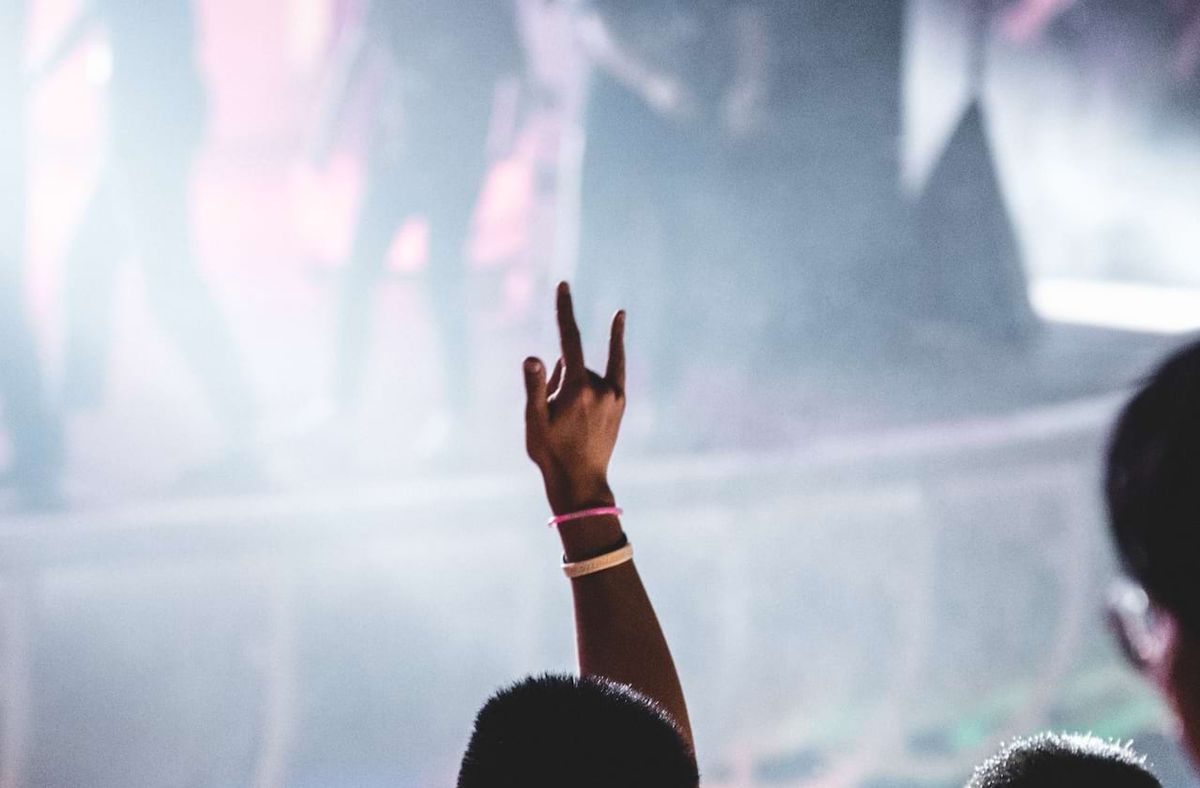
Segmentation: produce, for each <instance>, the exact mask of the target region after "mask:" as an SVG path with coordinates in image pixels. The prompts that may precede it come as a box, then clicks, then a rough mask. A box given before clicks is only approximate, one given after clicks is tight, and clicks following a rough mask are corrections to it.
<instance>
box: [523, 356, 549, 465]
mask: <svg viewBox="0 0 1200 788" xmlns="http://www.w3.org/2000/svg"><path fill="white" fill-rule="evenodd" d="M549 420H550V409H549V405H548V404H547V402H546V365H545V364H543V363H542V361H541V359H537V358H533V357H530V358H527V359H525V436H526V442H527V443H529V442H531V440H532V439H534V438H540V436H541V435H542V433H543V432H544V431H545V428H546V424H547V423H548V422H549ZM530 448H532V445H530Z"/></svg>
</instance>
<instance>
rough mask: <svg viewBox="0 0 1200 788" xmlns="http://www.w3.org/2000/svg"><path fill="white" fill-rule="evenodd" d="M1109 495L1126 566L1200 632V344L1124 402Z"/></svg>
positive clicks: (1111, 452)
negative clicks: (1127, 401) (1125, 403)
mask: <svg viewBox="0 0 1200 788" xmlns="http://www.w3.org/2000/svg"><path fill="white" fill-rule="evenodd" d="M1105 495H1106V498H1107V503H1108V513H1109V523H1110V526H1111V528H1112V533H1113V537H1114V539H1115V541H1116V545H1117V551H1118V553H1119V554H1120V558H1121V563H1122V565H1123V567H1124V569H1125V571H1126V572H1127V573H1128V574H1129V575H1130V576H1132V577H1133V578H1135V579H1136V580H1137V581H1138V582H1139V583H1141V584H1142V586H1143V587H1144V588H1145V589H1146V592H1147V593H1148V594H1149V595H1150V598H1151V599H1153V600H1154V601H1155V603H1156V604H1158V605H1160V606H1161V607H1163V608H1165V609H1166V610H1168V611H1170V612H1171V613H1173V614H1174V615H1175V617H1176V618H1177V619H1178V620H1179V621H1180V623H1182V624H1183V625H1184V626H1185V627H1186V628H1187V629H1188V630H1189V631H1192V632H1196V633H1200V343H1197V344H1193V345H1190V346H1188V347H1186V348H1184V349H1183V350H1181V351H1180V352H1178V353H1176V354H1175V355H1173V356H1171V357H1170V358H1169V359H1167V361H1166V362H1164V363H1163V364H1162V366H1160V367H1159V369H1158V370H1157V371H1156V372H1155V373H1154V375H1153V376H1152V377H1151V378H1150V380H1149V381H1148V382H1147V383H1146V384H1145V385H1144V386H1143V387H1142V389H1141V391H1139V392H1138V394H1137V395H1136V396H1135V397H1134V398H1133V399H1132V400H1131V401H1130V402H1129V404H1128V405H1126V406H1125V409H1124V411H1123V412H1122V413H1121V416H1120V418H1119V419H1118V421H1117V425H1116V428H1115V429H1114V430H1113V434H1112V438H1111V440H1110V442H1109V450H1108V468H1107V478H1106V480H1105Z"/></svg>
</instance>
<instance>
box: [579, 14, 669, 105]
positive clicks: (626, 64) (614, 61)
mask: <svg viewBox="0 0 1200 788" xmlns="http://www.w3.org/2000/svg"><path fill="white" fill-rule="evenodd" d="M578 33H579V42H580V44H581V45H582V46H583V50H584V52H586V53H587V56H588V59H590V60H591V61H592V63H593V64H595V66H596V67H597V68H599V69H600V70H602V71H604V72H606V73H608V74H609V75H610V76H612V77H613V78H614V79H615V80H617V82H620V83H621V84H622V85H624V86H625V87H626V88H628V89H629V90H631V91H633V92H634V93H638V94H641V93H643V92H644V91H645V88H646V85H647V83H649V82H650V81H652V80H653V79H655V78H656V76H657V75H656V74H655V72H654V70H653V69H651V68H650V67H649V66H647V65H646V64H644V63H642V62H641V61H640V60H639V59H638V58H636V57H634V56H633V55H632V54H631V53H629V52H628V51H627V50H626V49H625V48H624V47H622V46H621V44H620V42H618V41H617V40H616V38H615V37H614V36H613V35H612V32H611V31H610V29H609V26H608V23H607V22H605V21H604V18H603V17H601V16H600V15H599V14H597V13H594V12H593V13H590V14H588V15H587V16H586V17H584V19H583V20H581V21H580V22H579V26H578Z"/></svg>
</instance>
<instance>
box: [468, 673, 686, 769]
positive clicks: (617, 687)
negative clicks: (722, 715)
mask: <svg viewBox="0 0 1200 788" xmlns="http://www.w3.org/2000/svg"><path fill="white" fill-rule="evenodd" d="M699 782H700V777H699V773H698V771H697V767H696V759H695V757H694V756H693V754H692V752H691V748H690V747H689V746H688V745H687V744H686V743H685V741H684V739H683V737H682V736H681V735H680V732H679V729H678V728H677V727H676V726H675V723H674V722H673V721H672V720H671V718H670V717H669V716H668V715H667V713H666V711H664V710H663V709H662V707H660V706H658V705H657V704H655V703H654V702H653V701H651V700H649V699H648V698H646V697H645V696H643V695H640V694H638V693H637V692H635V691H633V690H632V689H630V688H629V687H626V686H624V685H622V684H617V683H614V682H611V681H605V680H603V679H597V678H578V677H575V676H566V675H552V674H546V675H543V676H537V677H530V678H527V679H525V680H523V681H520V682H518V683H516V684H514V685H512V686H510V687H507V688H505V689H502V690H500V691H499V692H497V693H496V694H495V695H494V696H492V698H491V699H490V700H488V702H487V703H486V704H484V706H483V708H482V709H481V710H480V712H479V715H478V716H477V717H476V718H475V731H474V733H473V734H472V735H471V741H470V743H469V744H468V745H467V751H466V754H465V755H464V756H463V760H462V767H461V768H460V770H459V773H458V788H518V787H519V788H542V786H546V787H547V788H550V786H553V788H618V786H620V787H621V788H624V787H626V786H628V787H629V788H696V786H697V785H699Z"/></svg>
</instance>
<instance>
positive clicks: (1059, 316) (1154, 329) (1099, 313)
mask: <svg viewBox="0 0 1200 788" xmlns="http://www.w3.org/2000/svg"><path fill="white" fill-rule="evenodd" d="M1029 296H1030V300H1031V301H1032V302H1033V307H1034V309H1035V310H1036V311H1037V313H1038V314H1039V315H1040V316H1041V317H1042V318H1043V319H1045V320H1049V321H1052V322H1057V323H1074V324H1078V325H1087V326H1100V327H1105V328H1116V329H1122V330H1125V331H1139V332H1145V333H1152V334H1187V333H1191V332H1193V331H1200V288H1187V287H1171V286H1164V285H1154V284H1144V283H1137V282H1113V281H1103V280H1084V279H1059V278H1045V279H1037V280H1034V282H1033V283H1032V285H1031V286H1030V288H1029Z"/></svg>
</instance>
